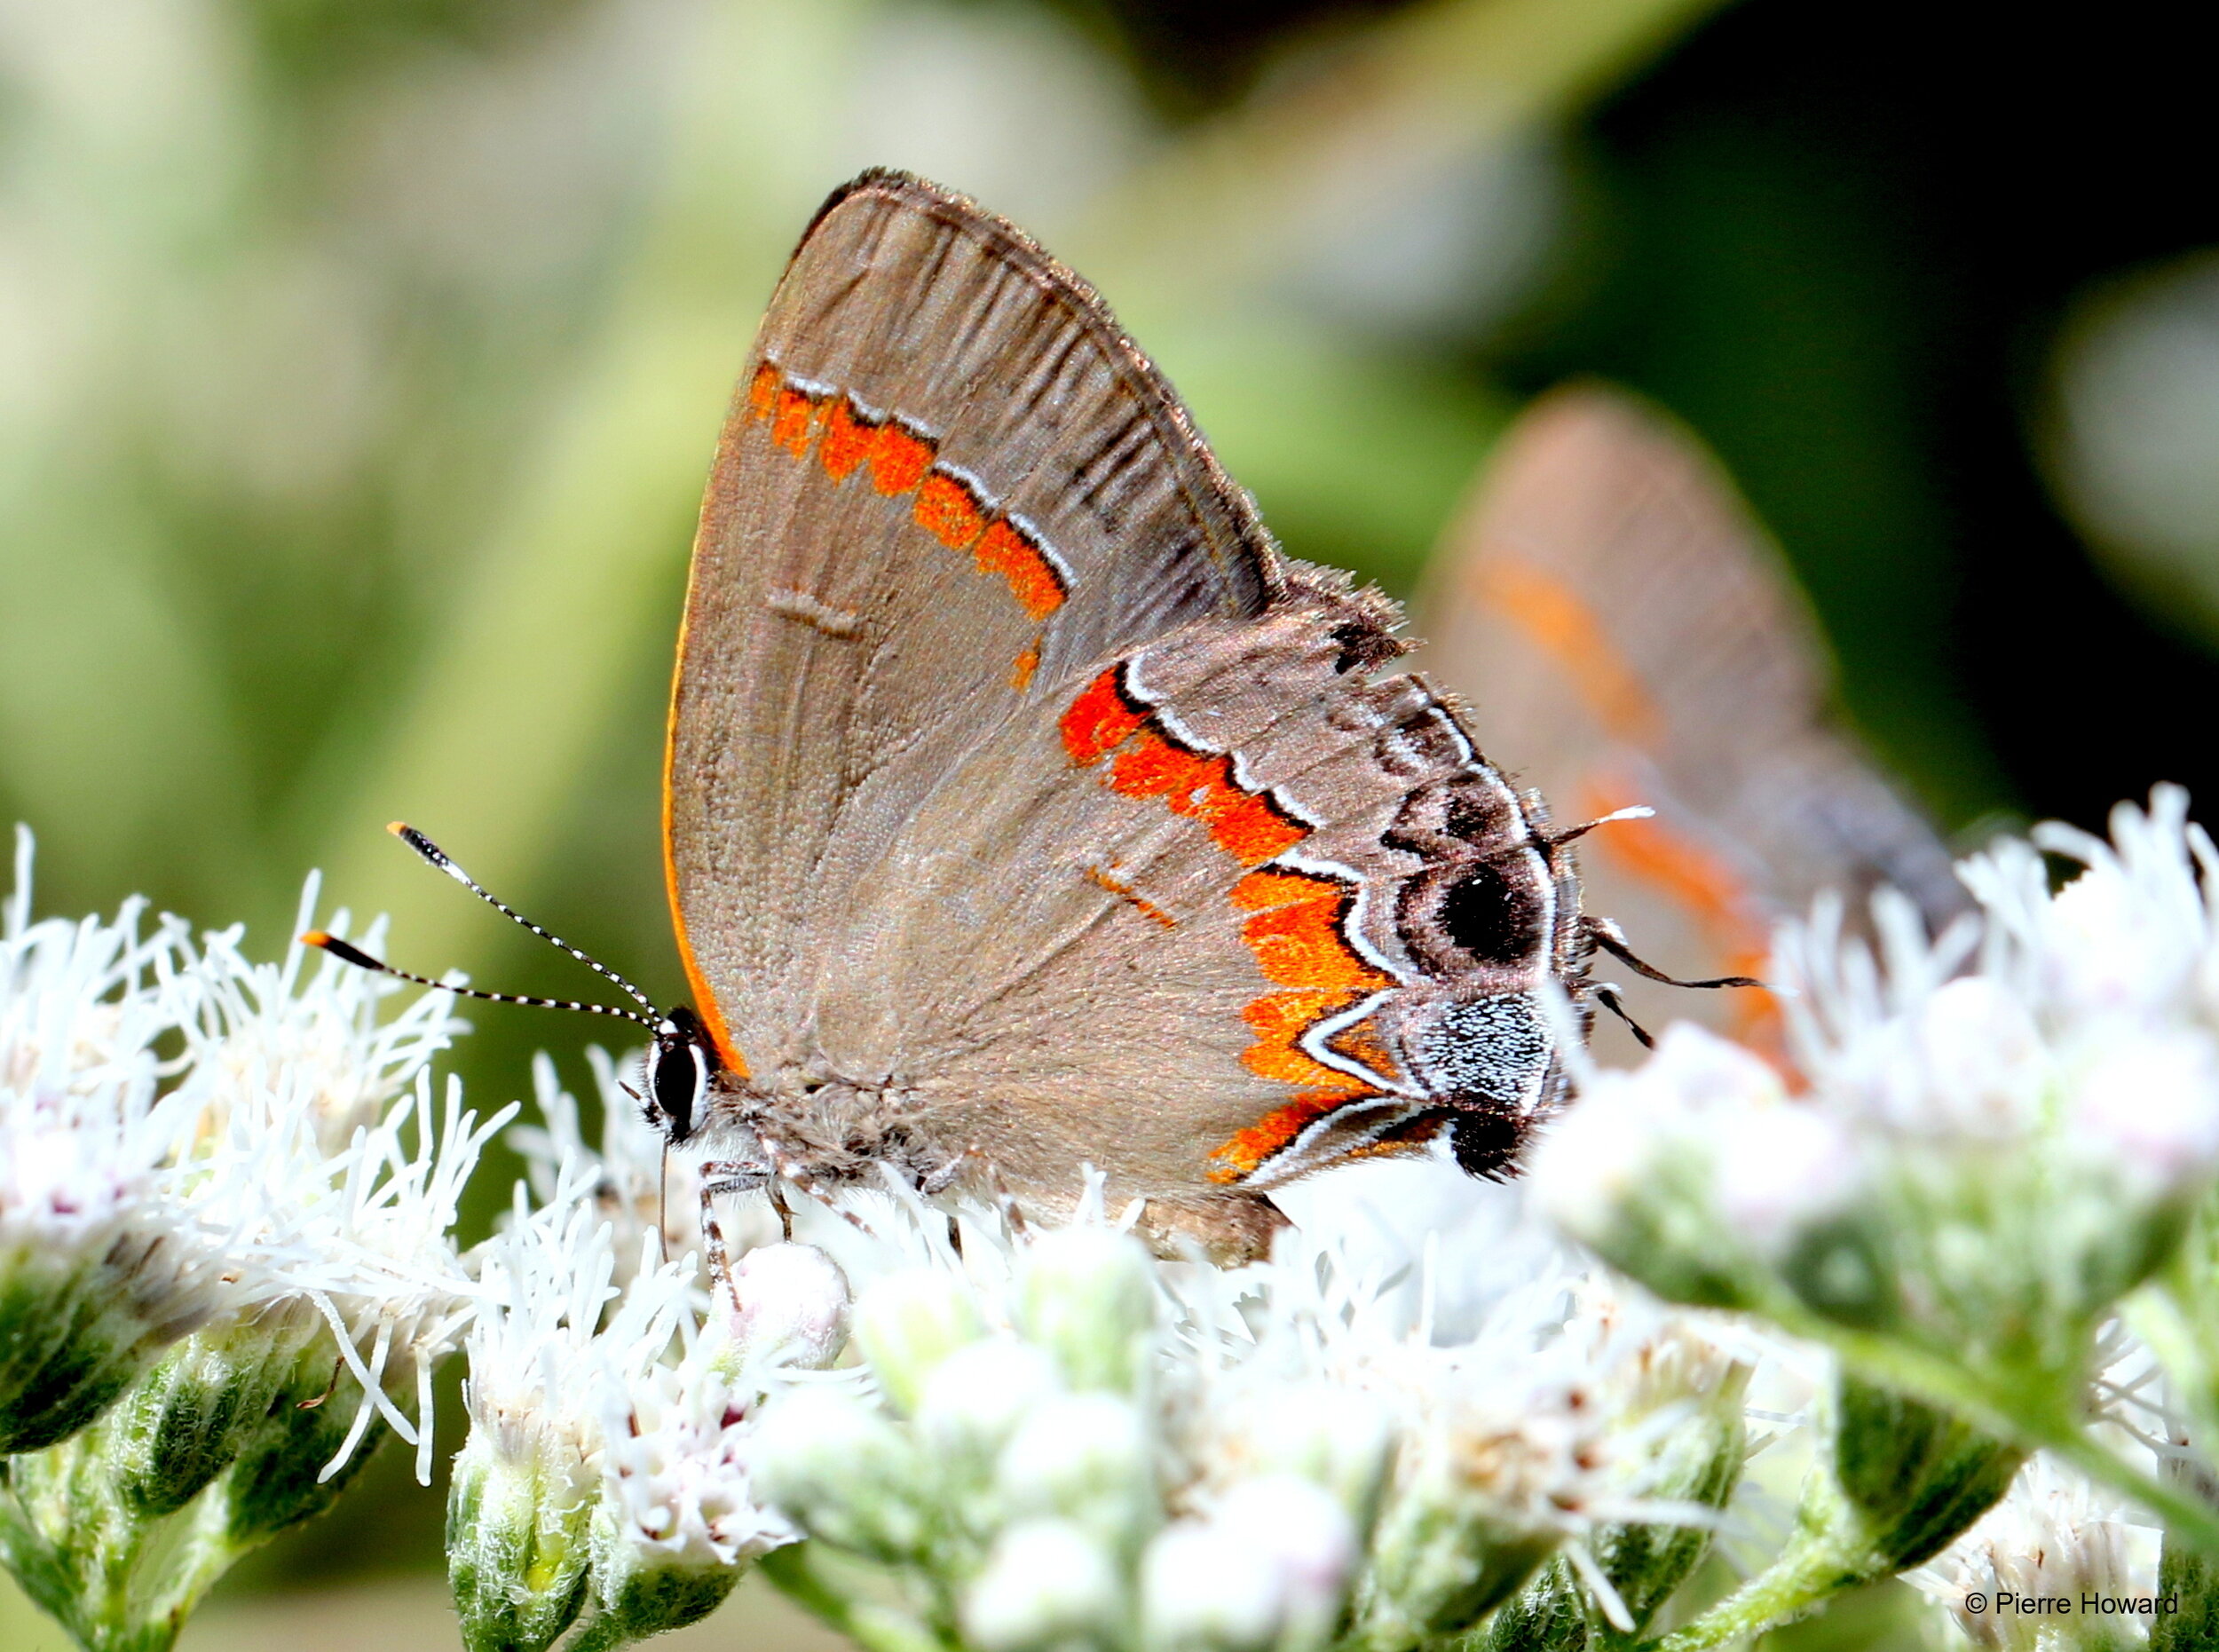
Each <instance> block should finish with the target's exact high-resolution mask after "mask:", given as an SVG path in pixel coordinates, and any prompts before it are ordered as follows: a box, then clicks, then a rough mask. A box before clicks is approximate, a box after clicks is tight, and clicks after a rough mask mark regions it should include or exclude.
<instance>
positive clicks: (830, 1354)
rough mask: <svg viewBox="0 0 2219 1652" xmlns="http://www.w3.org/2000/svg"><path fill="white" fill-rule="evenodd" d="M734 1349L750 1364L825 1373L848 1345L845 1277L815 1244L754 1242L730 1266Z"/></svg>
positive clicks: (846, 1285) (847, 1294) (837, 1266)
mask: <svg viewBox="0 0 2219 1652" xmlns="http://www.w3.org/2000/svg"><path fill="white" fill-rule="evenodd" d="M732 1285H733V1290H734V1292H736V1294H737V1295H738V1300H739V1307H738V1312H736V1313H732V1314H731V1315H730V1330H731V1333H732V1340H733V1344H734V1348H735V1351H736V1352H737V1354H738V1356H739V1358H740V1359H741V1360H742V1361H743V1362H745V1363H749V1364H773V1365H789V1366H796V1367H799V1368H801V1369H802V1370H805V1371H824V1370H826V1369H827V1368H829V1367H830V1366H831V1364H832V1363H833V1361H834V1360H836V1359H838V1358H839V1357H840V1350H841V1348H845V1347H846V1346H847V1345H848V1321H849V1292H848V1276H847V1275H845V1274H843V1273H841V1271H840V1264H839V1263H838V1262H835V1261H833V1259H832V1258H831V1257H829V1256H827V1255H826V1254H825V1253H824V1252H823V1251H820V1250H818V1249H817V1246H815V1245H795V1244H793V1243H791V1242H788V1243H786V1244H782V1245H759V1246H758V1247H756V1248H755V1249H754V1250H752V1251H749V1252H748V1253H746V1255H745V1256H742V1257H741V1258H740V1259H739V1261H738V1264H737V1265H736V1266H735V1267H734V1268H733V1269H732Z"/></svg>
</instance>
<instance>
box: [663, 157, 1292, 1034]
mask: <svg viewBox="0 0 2219 1652" xmlns="http://www.w3.org/2000/svg"><path fill="white" fill-rule="evenodd" d="M1274 578H1275V562H1274V559H1273V557H1272V555H1271V552H1270V549H1269V546H1268V541H1267V539H1266V538H1265V536H1264V534H1263V532H1262V530H1261V528H1260V526H1258V524H1257V523H1256V521H1255V518H1254V515H1253V512H1252V509H1251V507H1250V506H1249V504H1248V502H1247V501H1246V498H1245V496H1244V495H1243V494H1241V493H1240V492H1239V490H1238V489H1237V488H1236V487H1235V486H1233V485H1232V484H1231V483H1230V482H1229V481H1228V480H1227V479H1226V478H1225V477H1224V476H1223V474H1222V473H1221V472H1220V470H1218V468H1217V467H1216V465H1215V463H1214V462H1213V461H1212V460H1211V459H1210V457H1209V455H1208V453H1207V450H1206V449H1204V447H1201V445H1200V444H1199V443H1198V442H1197V441H1196V439H1194V437H1193V435H1192V432H1191V431H1190V429H1189V428H1188V426H1187V424H1186V423H1185V417H1184V415H1183V413H1182V412H1181V409H1180V407H1179V406H1178V404H1177V402H1176V401H1175V400H1174V399H1173V398H1172V397H1171V396H1170V395H1169V394H1168V392H1167V391H1166V390H1165V388H1164V386H1163V385H1162V383H1161V382H1160V380H1159V379H1158V378H1157V375H1156V374H1155V373H1154V371H1153V369H1152V368H1150V367H1149V364H1148V363H1147V362H1146V360H1144V359H1142V358H1141V356H1140V355H1139V354H1138V352H1135V351H1134V350H1133V348H1132V347H1131V345H1130V344H1128V343H1126V342H1125V339H1124V338H1123V336H1122V335H1121V334H1120V333H1118V331H1117V328H1116V325H1115V323H1114V321H1112V320H1110V318H1109V315H1108V314H1107V312H1105V311H1104V310H1103V309H1102V306H1101V304H1099V302H1098V301H1097V300H1095V298H1094V296H1093V294H1092V293H1091V291H1090V290H1088V289H1086V287H1085V286H1084V285H1083V284H1082V283H1081V282H1079V281H1078V280H1077V279H1076V278H1075V277H1073V276H1072V275H1071V274H1070V273H1069V272H1067V271H1064V270H1063V269H1062V268H1061V267H1060V266H1058V265H1055V264H1054V262H1053V261H1052V260H1050V259H1049V258H1048V257H1046V255H1045V254H1043V253H1042V252H1040V250H1039V249H1038V248H1036V247H1034V246H1033V245H1032V244H1031V242H1030V241H1027V240H1026V239H1025V238H1024V237H1023V235H1022V234H1020V233H1018V232H1017V231H1016V230H1015V229H1014V228H1012V227H1011V226H1010V225H1007V224H1006V223H1004V222H1002V221H1001V220H999V219H998V218H994V217H991V216H989V215H987V214H985V213H983V212H981V211H980V210H979V209H976V208H975V207H974V206H972V205H971V204H970V203H969V202H965V201H962V200H960V199H959V198H957V197H954V196H951V195H949V194H945V193H944V192H942V191H939V190H937V189H935V188H933V187H931V186H928V185H924V184H921V183H920V182H918V181H917V180H914V179H911V178H901V177H896V176H891V175H868V176H866V177H865V178H862V179H859V180H858V181H857V183H856V184H855V185H853V186H849V188H847V189H845V190H843V191H841V193H840V194H836V195H835V196H834V197H833V200H832V201H831V202H829V203H828V204H827V205H826V207H825V209H824V211H823V212H822V213H821V214H820V215H819V217H818V218H817V222H816V224H815V225H813V226H812V228H811V229H810V231H809V234H808V235H807V237H806V238H805V239H804V241H802V246H801V248H800V249H799V250H798V251H797V252H796V254H795V256H794V260H793V263H792V265H790V266H789V268H788V270H787V272H786V277H785V279H784V280H783V281H781V282H780V284H779V287H778V292H777V295H776V296H775V297H774V298H773V300H772V303H771V306H770V313H769V315H768V316H767V318H766V319H765V321H764V323H763V327H762V333H761V335H760V336H759V339H758V342H757V345H756V350H755V352H754V357H753V359H752V360H751V361H750V363H749V364H748V367H747V369H746V372H745V373H744V375H743V376H742V379H741V382H740V385H739V388H738V393H737V394H736V396H735V399H734V404H733V409H732V414H731V416H730V420H729V422H728V423H727V425H726V427H725V431H724V433H723V439H722V441H721V443H720V445H719V450H718V455H717V462H716V466H715V472H714V473H713V475H712V476H711V478H710V482H709V487H708V494H707V500H706V502H705V504H704V508H703V513H702V521H701V528H700V534H699V539H698V541H697V543H696V547H695V555H694V564H693V573H692V578H691V583H690V587H689V591H688V596H687V604H686V625H685V631H684V634H683V639H682V642H681V646H680V652H679V663H678V674H677V684H676V690H675V700H674V704H673V708H672V721H671V731H672V732H671V750H670V757H669V773H668V777H667V800H668V809H669V814H670V818H669V822H668V842H669V843H670V846H671V876H672V886H673V896H674V900H675V906H676V909H677V911H678V913H679V915H680V919H681V923H682V931H683V937H684V938H685V941H686V943H687V945H688V946H689V948H690V951H691V960H692V964H693V973H694V976H695V985H696V991H697V993H698V994H699V996H701V997H702V998H704V999H705V1000H709V1002H710V1003H711V1004H712V1005H713V1006H714V1008H715V1009H716V1010H717V1011H719V1012H721V1014H722V1016H723V1019H724V1022H725V1023H726V1024H727V1025H728V1026H729V1032H730V1038H729V1042H730V1044H732V1045H733V1046H735V1047H736V1048H735V1050H734V1052H733V1053H735V1054H737V1055H739V1056H741V1057H742V1058H743V1059H744V1060H745V1061H746V1062H748V1063H763V1062H773V1063H775V1062H778V1061H781V1060H785V1059H788V1058H790V1057H792V1056H793V1055H794V1054H795V1050H794V1047H793V1045H792V1043H791V1039H792V1037H793V1035H794V1033H796V1032H798V1031H799V1029H800V1026H801V1023H802V1009H803V1004H802V1001H801V1000H800V999H799V998H797V996H796V994H797V992H798V990H799V987H800V982H799V977H798V976H797V974H796V970H795V967H794V966H795V960H796V957H797V945H798V944H799V937H801V936H802V933H803V932H804V930H805V929H807V928H808V926H809V924H810V922H811V921H812V914H813V913H837V912H839V911H841V910H843V909H844V908H845V907H846V906H847V905H849V904H850V902H851V901H852V900H853V899H854V898H856V896H855V891H854V889H853V883H854V880H855V879H857V877H860V876H862V875H864V874H865V872H866V870H867V868H868V866H869V863H870V862H871V860H872V858H873V856H874V854H875V853H876V852H877V851H878V850H880V849H882V848H883V844H884V839H885V837H886V835H887V834H888V833H889V832H890V831H891V830H892V829H893V827H894V826H895V825H896V824H897V823H898V822H899V821H900V820H901V819H902V818H904V815H905V814H906V813H907V812H908V811H909V810H910V809H911V808H912V806H913V805H914V803H915V802H916V800H917V798H918V797H919V796H920V794H921V793H922V791H923V789H924V788H925V787H926V786H929V785H930V784H931V783H932V782H933V781H934V780H935V779H937V778H938V776H939V774H940V772H941V771H943V770H944V768H945V767H946V766H947V765H948V764H949V763H951V762H952V761H953V760H954V759H955V758H956V757H957V756H959V755H960V754H961V753H962V751H963V750H964V749H965V748H966V747H969V746H971V745H972V744H975V742H977V741H978V740H980V739H983V738H985V736H986V735H988V734H989V733H991V731H992V730H993V728H994V727H995V725H996V724H997V723H999V721H1000V720H1001V719H1002V718H1004V717H1006V716H1007V715H1011V714H1012V713H1014V712H1015V711H1016V710H1017V709H1018V708H1019V707H1023V706H1025V705H1027V704H1028V703H1030V702H1031V700H1032V699H1033V698H1034V697H1036V696H1038V694H1039V693H1040V692H1042V689H1043V687H1044V686H1045V685H1046V684H1054V683H1056V682H1059V681H1060V680H1061V679H1062V678H1063V677H1064V676H1068V675H1069V674H1070V673H1071V672H1072V671H1073V670H1074V669H1075V668H1077V667H1078V665H1079V664H1080V663H1082V662H1085V661H1089V660H1094V659H1095V658H1097V657H1098V656H1102V655H1106V654H1108V653H1110V652H1114V651H1115V650H1117V648H1119V647H1122V646H1127V645H1130V644H1133V643H1134V642H1136V641H1139V640H1141V639H1143V638H1145V637H1148V636H1154V635H1157V634H1158V633H1160V632H1161V631H1162V630H1164V629H1165V628H1169V627H1171V626H1174V625H1176V624H1178V623H1179V622H1181V620H1186V619H1188V618H1192V617H1195V616H1197V615H1203V614H1215V615H1222V616H1228V617H1231V616H1241V615H1248V614H1253V613H1259V612H1260V611H1261V609H1262V608H1263V606H1264V605H1265V604H1266V602H1267V600H1268V599H1269V597H1270V596H1271V594H1272V590H1273V581H1274Z"/></svg>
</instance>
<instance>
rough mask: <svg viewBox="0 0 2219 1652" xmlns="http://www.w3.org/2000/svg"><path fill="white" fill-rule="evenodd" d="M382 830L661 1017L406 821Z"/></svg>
mask: <svg viewBox="0 0 2219 1652" xmlns="http://www.w3.org/2000/svg"><path fill="white" fill-rule="evenodd" d="M385 829H386V830H387V831H388V832H391V834H393V835H394V836H395V837H397V838H399V840H400V841H401V842H404V843H406V844H407V845H408V847H409V848H411V849H413V850H415V851H416V853H418V854H419V855H422V857H423V858H425V859H426V860H428V861H430V863H431V864H432V865H433V866H437V867H438V869H439V870H440V871H442V872H444V873H446V874H447V876H449V877H450V878H453V879H454V881H456V882H457V883H459V884H461V885H462V887H463V888H464V889H468V890H469V891H470V893H471V894H473V895H475V896H477V897H478V899H479V900H482V901H484V902H485V903H486V905H488V906H490V907H492V908H493V909H494V911H495V912H497V913H500V914H501V916H502V917H504V918H506V919H508V920H509V921H510V922H511V923H518V924H522V925H523V926H524V927H525V929H529V930H531V931H532V933H533V934H534V935H536V936H538V937H540V939H541V940H542V941H545V942H546V943H547V944H548V945H549V946H554V947H558V948H560V949H561V950H562V951H564V952H568V953H569V954H570V955H571V956H572V957H573V958H575V959H576V960H578V961H579V962H580V963H581V964H583V965H585V966H586V968H588V969H590V970H592V971H593V972H594V973H595V974H596V975H597V976H601V977H602V978H603V979H604V980H605V981H613V982H614V983H616V984H617V985H619V986H620V987H622V988H623V989H624V990H625V992H628V993H629V994H630V995H631V998H632V1001H633V1002H634V1003H636V1004H637V1005H638V1006H639V1007H640V1008H642V1009H644V1010H645V1011H646V1012H647V1013H648V1014H649V1015H651V1016H656V1017H658V1018H659V1017H660V1016H661V1013H662V1012H661V1011H660V1010H659V1009H657V1008H655V1002H654V1000H652V999H651V998H649V997H648V996H647V994H646V993H644V992H641V991H640V990H639V988H637V987H636V986H634V985H633V984H631V983H630V982H629V981H627V980H626V979H625V978H624V977H623V976H620V975H619V974H617V972H616V971H615V970H613V969H612V968H609V967H608V965H606V964H604V963H602V962H600V961H598V960H595V959H592V958H588V956H586V954H585V953H583V952H580V951H579V950H578V949H577V948H576V947H574V946H573V945H571V944H570V943H569V942H568V941H565V939H563V937H561V936H559V935H557V934H556V933H555V932H554V931H553V930H551V929H541V928H540V926H539V925H538V924H536V923H533V921H531V919H529V918H527V917H525V915H524V914H523V913H520V912H518V911H517V910H516V908H515V907H513V906H511V905H509V904H508V903H507V902H505V901H501V900H498V899H496V898H494V897H493V896H492V895H490V894H488V893H487V892H486V888H485V886H484V885H482V884H481V883H479V882H478V880H477V879H476V878H473V877H472V876H470V873H467V872H465V871H463V870H462V867H460V866H456V865H455V864H454V861H453V860H451V859H449V858H448V857H447V852H446V850H443V849H441V848H440V847H439V846H438V844H437V843H435V842H432V841H431V840H430V838H428V837H426V836H425V835H424V834H422V833H421V832H419V831H417V830H416V828H415V827H414V826H410V825H409V824H408V823H407V821H405V820H396V821H394V822H393V823H392V824H391V826H387V827H386V828H385ZM478 996H481V997H482V996H484V994H478ZM504 1001H509V1002H514V1001H516V1000H504ZM533 1001H535V1002H537V1001H541V1000H533ZM567 1008H573V1009H582V1008H586V1007H585V1006H584V1005H581V1004H573V1005H569V1006H567ZM635 1019H636V1017H635Z"/></svg>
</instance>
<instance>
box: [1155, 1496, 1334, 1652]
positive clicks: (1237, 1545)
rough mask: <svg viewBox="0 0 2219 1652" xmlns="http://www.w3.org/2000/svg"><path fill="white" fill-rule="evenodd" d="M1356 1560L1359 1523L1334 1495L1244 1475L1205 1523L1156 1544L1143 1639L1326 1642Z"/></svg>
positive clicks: (1238, 1646)
mask: <svg viewBox="0 0 2219 1652" xmlns="http://www.w3.org/2000/svg"><path fill="white" fill-rule="evenodd" d="M1356 1556H1357V1543H1356V1533H1355V1529H1354V1526H1352V1525H1351V1524H1350V1522H1349V1519H1348V1515H1347V1513H1346V1510H1344V1509H1343V1508H1342V1506H1341V1505H1340V1503H1339V1500H1338V1499H1336V1498H1334V1497H1333V1495H1332V1494H1331V1492H1329V1491H1327V1490H1324V1489H1323V1487H1321V1486H1319V1485H1317V1484H1315V1482H1312V1481H1309V1480H1306V1479H1300V1478H1298V1477H1296V1476H1294V1475H1291V1474H1274V1475H1268V1476H1266V1477H1264V1478H1262V1479H1259V1480H1249V1481H1244V1482H1241V1483H1240V1484H1239V1485H1236V1486H1235V1487H1234V1488H1233V1490H1231V1491H1229V1492H1228V1493H1227V1494H1226V1495H1225V1497H1224V1498H1221V1499H1220V1501H1219V1503H1218V1505H1217V1506H1216V1508H1215V1509H1213V1510H1212V1512H1211V1514H1210V1517H1209V1518H1208V1519H1207V1520H1206V1521H1188V1522H1181V1524H1180V1525H1177V1526H1174V1527H1172V1528H1171V1529H1168V1530H1165V1531H1164V1532H1162V1533H1160V1534H1158V1536H1157V1538H1156V1540H1155V1541H1154V1542H1153V1543H1151V1544H1150V1545H1149V1550H1148V1554H1147V1557H1146V1559H1145V1561H1143V1563H1142V1567H1141V1611H1142V1622H1143V1628H1144V1637H1143V1638H1144V1640H1145V1641H1146V1644H1147V1645H1148V1646H1149V1648H1151V1652H1156V1649H1158V1648H1161V1649H1163V1652H1173V1649H1175V1648H1209V1649H1211V1652H1215V1649H1217V1648H1224V1652H1263V1648H1281V1649H1282V1652H1295V1649H1297V1648H1316V1647H1323V1646H1324V1645H1326V1644H1327V1643H1328V1642H1329V1641H1331V1639H1332V1635H1333V1631H1334V1628H1335V1627H1336V1625H1337V1624H1338V1622H1339V1616H1340V1608H1341V1601H1342V1600H1343V1598H1344V1596H1345V1595H1346V1592H1347V1586H1348V1579H1349V1576H1350V1573H1351V1571H1352V1570H1353V1569H1354V1565H1355V1561H1356Z"/></svg>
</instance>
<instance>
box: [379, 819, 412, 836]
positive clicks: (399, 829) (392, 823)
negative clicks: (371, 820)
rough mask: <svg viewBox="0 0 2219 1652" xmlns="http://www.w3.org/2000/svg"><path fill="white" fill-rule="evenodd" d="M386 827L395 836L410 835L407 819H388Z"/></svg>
mask: <svg viewBox="0 0 2219 1652" xmlns="http://www.w3.org/2000/svg"><path fill="white" fill-rule="evenodd" d="M385 829H386V830H387V831H388V832H391V834H393V835H394V836H395V837H407V835H408V823H407V821H406V820H388V821H387V822H386V823H385Z"/></svg>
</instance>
